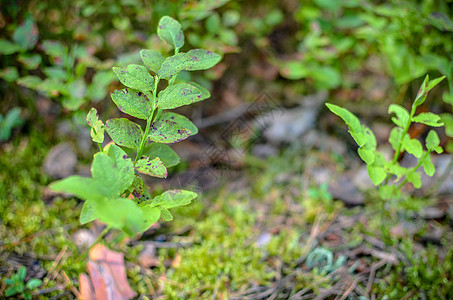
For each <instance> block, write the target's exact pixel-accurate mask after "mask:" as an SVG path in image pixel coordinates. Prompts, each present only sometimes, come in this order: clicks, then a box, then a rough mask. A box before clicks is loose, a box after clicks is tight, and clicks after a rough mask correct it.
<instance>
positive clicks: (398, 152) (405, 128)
mask: <svg viewBox="0 0 453 300" xmlns="http://www.w3.org/2000/svg"><path fill="white" fill-rule="evenodd" d="M416 108H417V107H416V106H415V104H412V109H411V113H410V116H409V119H408V120H407V123H406V126H404V129H403V133H402V134H401V137H400V140H399V141H398V147H396V151H395V155H393V161H392V162H393V164H395V163H396V162H397V161H398V157H399V156H400V154H401V147H402V145H403V139H404V137H405V136H406V134H407V132H408V131H409V127H410V126H411V123H412V117H413V116H414V114H415V110H416ZM390 177H391V175H387V178H386V179H385V184H388V182H389V180H390Z"/></svg>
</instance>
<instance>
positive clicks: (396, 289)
mask: <svg viewBox="0 0 453 300" xmlns="http://www.w3.org/2000/svg"><path fill="white" fill-rule="evenodd" d="M401 249H402V250H403V253H404V255H405V256H406V257H407V259H408V260H409V265H404V264H402V263H401V264H400V265H398V266H397V267H396V268H395V269H394V270H392V272H391V273H390V274H379V273H378V274H377V275H378V277H384V280H380V281H379V282H378V283H377V284H375V285H374V291H375V292H376V293H377V294H378V295H386V296H387V297H388V298H389V299H401V298H403V297H407V296H408V295H409V296H410V297H411V298H426V299H447V298H446V295H453V248H450V249H447V250H446V252H444V251H442V249H440V248H437V247H433V246H428V247H427V248H420V247H415V245H414V243H413V242H412V241H410V240H407V241H403V242H402V244H401ZM442 252H444V253H442Z"/></svg>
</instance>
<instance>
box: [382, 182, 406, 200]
mask: <svg viewBox="0 0 453 300" xmlns="http://www.w3.org/2000/svg"><path fill="white" fill-rule="evenodd" d="M379 196H380V197H381V198H382V199H398V198H400V197H401V191H400V190H399V189H398V188H397V187H396V186H395V185H387V184H383V185H380V186H379Z"/></svg>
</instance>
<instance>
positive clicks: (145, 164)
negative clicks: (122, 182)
mask: <svg viewBox="0 0 453 300" xmlns="http://www.w3.org/2000/svg"><path fill="white" fill-rule="evenodd" d="M135 169H136V170H137V171H138V172H139V173H142V174H146V175H149V176H153V177H158V178H166V177H167V175H168V173H167V168H166V167H165V165H164V163H163V162H162V161H161V160H160V158H159V157H156V158H154V159H151V158H149V157H143V158H141V159H139V160H138V161H137V163H136V164H135Z"/></svg>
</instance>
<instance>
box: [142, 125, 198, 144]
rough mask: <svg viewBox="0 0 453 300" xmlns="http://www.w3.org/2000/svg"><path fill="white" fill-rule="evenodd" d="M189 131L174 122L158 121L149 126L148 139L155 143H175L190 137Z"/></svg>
mask: <svg viewBox="0 0 453 300" xmlns="http://www.w3.org/2000/svg"><path fill="white" fill-rule="evenodd" d="M190 134H191V132H190V130H189V129H187V128H184V127H182V126H181V125H179V124H177V123H176V122H172V121H168V120H159V121H156V122H154V123H153V124H152V125H151V130H150V132H149V135H148V139H149V140H150V141H151V142H157V143H164V144H169V143H176V142H179V141H182V140H185V139H186V138H188V137H189V136H190Z"/></svg>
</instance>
